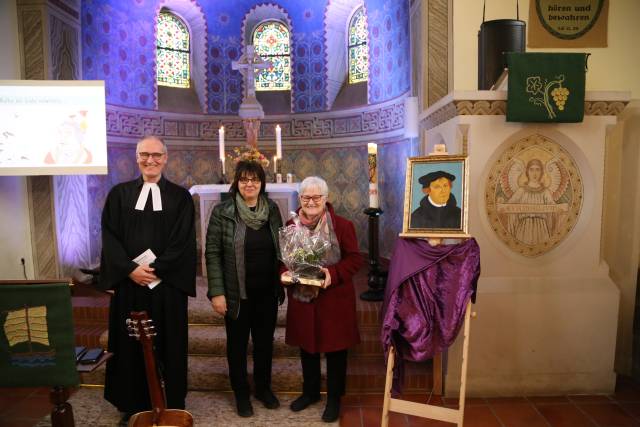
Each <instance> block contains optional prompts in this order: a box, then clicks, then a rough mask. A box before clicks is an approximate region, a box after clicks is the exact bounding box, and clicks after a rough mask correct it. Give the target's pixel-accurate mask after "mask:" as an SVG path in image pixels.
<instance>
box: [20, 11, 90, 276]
mask: <svg viewBox="0 0 640 427" xmlns="http://www.w3.org/2000/svg"><path fill="white" fill-rule="evenodd" d="M17 8H18V25H19V37H20V45H21V54H22V67H23V69H22V75H23V76H24V78H26V79H29V80H78V79H81V78H82V77H81V67H80V12H79V10H80V2H79V1H77V0H35V1H34V0H18V2H17ZM28 194H29V206H30V209H31V215H30V220H31V228H32V237H31V239H32V246H33V258H34V274H35V276H36V278H52V277H59V276H69V275H71V274H72V272H73V270H74V269H75V268H77V267H79V266H84V265H89V261H90V259H89V258H90V251H89V242H88V236H89V226H88V223H89V221H88V210H87V184H86V176H84V175H75V176H54V177H48V176H37V177H29V179H28Z"/></svg>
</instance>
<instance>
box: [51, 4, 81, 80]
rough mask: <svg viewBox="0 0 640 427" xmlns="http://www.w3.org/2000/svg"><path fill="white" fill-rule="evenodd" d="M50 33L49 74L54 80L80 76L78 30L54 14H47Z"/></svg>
mask: <svg viewBox="0 0 640 427" xmlns="http://www.w3.org/2000/svg"><path fill="white" fill-rule="evenodd" d="M49 28H50V30H49V31H50V33H51V76H52V77H53V79H54V80H77V79H78V78H79V77H80V66H79V58H80V52H79V51H78V31H79V30H77V29H75V28H74V27H72V26H71V25H69V24H67V23H65V22H64V21H62V20H61V19H59V18H57V17H56V16H55V15H50V16H49Z"/></svg>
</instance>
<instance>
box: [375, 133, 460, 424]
mask: <svg viewBox="0 0 640 427" xmlns="http://www.w3.org/2000/svg"><path fill="white" fill-rule="evenodd" d="M464 141H465V142H466V136H465V137H464ZM464 151H465V152H466V147H465V149H464ZM447 154H448V153H447V146H446V145H445V144H436V145H435V146H434V151H433V152H431V153H429V155H430V156H435V155H440V156H442V155H447ZM428 241H429V244H430V245H431V246H436V245H440V244H442V239H441V238H429V239H428ZM470 321H471V301H469V303H468V304H467V309H466V312H465V315H464V342H463V346H462V373H461V375H460V397H459V405H458V408H459V409H450V408H443V407H441V406H435V405H428V404H426V403H417V402H411V401H408V400H402V399H393V398H391V384H392V383H393V366H394V364H395V354H396V351H395V348H394V347H393V346H392V347H391V348H390V349H389V356H388V359H387V377H386V382H385V386H384V405H383V407H382V422H381V426H382V427H387V426H388V425H389V412H390V411H391V412H398V413H401V414H407V415H413V416H416V417H421V418H430V419H434V420H439V421H446V422H450V423H454V424H456V425H458V426H459V427H462V422H463V420H464V400H465V393H466V386H467V355H468V353H469V327H470ZM433 379H434V381H433V389H434V391H435V392H436V393H437V394H442V389H443V384H442V353H438V354H436V355H435V356H434V358H433Z"/></svg>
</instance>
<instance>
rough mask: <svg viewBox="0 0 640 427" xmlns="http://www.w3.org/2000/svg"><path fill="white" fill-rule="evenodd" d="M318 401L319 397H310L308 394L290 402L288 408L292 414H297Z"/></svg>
mask: <svg viewBox="0 0 640 427" xmlns="http://www.w3.org/2000/svg"><path fill="white" fill-rule="evenodd" d="M318 400H320V395H317V396H311V395H308V394H302V396H300V397H298V398H297V399H296V400H294V401H293V402H291V405H290V406H289V407H290V408H291V410H292V411H293V412H299V411H302V410H303V409H306V408H307V407H308V406H309V405H311V404H313V403H316V402H317V401H318Z"/></svg>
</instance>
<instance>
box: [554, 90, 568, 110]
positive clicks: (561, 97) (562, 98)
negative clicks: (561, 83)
mask: <svg viewBox="0 0 640 427" xmlns="http://www.w3.org/2000/svg"><path fill="white" fill-rule="evenodd" d="M551 96H552V97H553V102H555V103H556V105H557V106H558V110H560V111H563V110H564V104H566V103H567V98H568V97H569V89H567V88H566V87H557V88H555V89H553V90H552V91H551Z"/></svg>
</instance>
